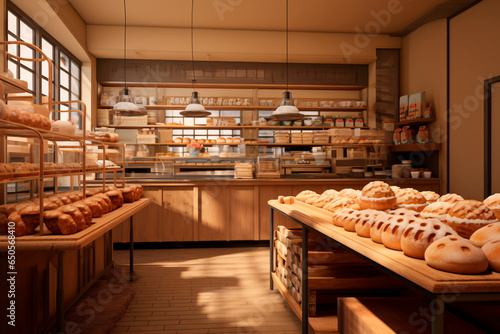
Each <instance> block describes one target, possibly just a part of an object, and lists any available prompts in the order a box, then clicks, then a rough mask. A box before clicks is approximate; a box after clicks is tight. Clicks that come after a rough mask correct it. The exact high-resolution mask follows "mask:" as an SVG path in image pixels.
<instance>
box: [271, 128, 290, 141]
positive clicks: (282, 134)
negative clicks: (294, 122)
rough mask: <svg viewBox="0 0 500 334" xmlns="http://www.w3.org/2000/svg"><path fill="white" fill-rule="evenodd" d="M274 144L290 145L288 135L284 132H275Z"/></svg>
mask: <svg viewBox="0 0 500 334" xmlns="http://www.w3.org/2000/svg"><path fill="white" fill-rule="evenodd" d="M274 142H275V143H277V144H288V143H290V133H288V132H284V131H276V132H275V133H274Z"/></svg>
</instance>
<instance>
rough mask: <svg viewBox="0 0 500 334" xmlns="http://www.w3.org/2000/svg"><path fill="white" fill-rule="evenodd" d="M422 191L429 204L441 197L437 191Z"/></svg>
mask: <svg viewBox="0 0 500 334" xmlns="http://www.w3.org/2000/svg"><path fill="white" fill-rule="evenodd" d="M420 193H421V194H422V196H424V197H425V199H426V200H427V203H429V204H432V203H434V202H436V201H437V200H438V199H439V197H440V196H439V194H438V193H435V192H434V191H422V192H420Z"/></svg>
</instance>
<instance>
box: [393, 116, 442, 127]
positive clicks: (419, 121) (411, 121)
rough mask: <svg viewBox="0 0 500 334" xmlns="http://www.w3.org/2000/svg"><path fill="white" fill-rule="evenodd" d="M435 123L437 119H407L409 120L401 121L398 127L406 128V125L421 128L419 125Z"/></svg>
mask: <svg viewBox="0 0 500 334" xmlns="http://www.w3.org/2000/svg"><path fill="white" fill-rule="evenodd" d="M435 121H436V119H435V118H416V119H407V120H404V121H400V122H398V123H397V124H396V125H397V126H398V127H402V126H406V125H415V126H419V125H426V124H430V123H433V122H435Z"/></svg>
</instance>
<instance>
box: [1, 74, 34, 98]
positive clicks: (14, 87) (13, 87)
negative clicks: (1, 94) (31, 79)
mask: <svg viewBox="0 0 500 334" xmlns="http://www.w3.org/2000/svg"><path fill="white" fill-rule="evenodd" d="M0 81H2V83H3V84H4V91H5V93H6V94H11V93H30V94H33V91H31V90H30V89H28V88H27V87H24V86H23V85H21V84H20V83H19V82H17V81H16V80H13V79H10V78H7V77H6V76H4V75H0Z"/></svg>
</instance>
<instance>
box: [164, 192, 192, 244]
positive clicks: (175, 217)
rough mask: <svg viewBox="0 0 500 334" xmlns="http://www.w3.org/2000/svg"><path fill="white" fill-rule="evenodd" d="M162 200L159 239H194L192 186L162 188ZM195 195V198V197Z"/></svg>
mask: <svg viewBox="0 0 500 334" xmlns="http://www.w3.org/2000/svg"><path fill="white" fill-rule="evenodd" d="M162 194H163V200H162V208H161V211H160V217H159V223H160V226H161V227H162V230H161V235H159V237H161V241H194V225H195V216H196V217H197V214H196V215H195V206H197V205H196V203H195V201H196V202H197V196H194V194H195V189H193V187H169V188H168V189H165V188H163V189H162ZM195 197H196V199H195Z"/></svg>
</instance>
